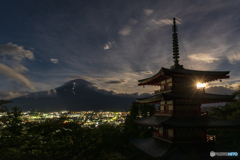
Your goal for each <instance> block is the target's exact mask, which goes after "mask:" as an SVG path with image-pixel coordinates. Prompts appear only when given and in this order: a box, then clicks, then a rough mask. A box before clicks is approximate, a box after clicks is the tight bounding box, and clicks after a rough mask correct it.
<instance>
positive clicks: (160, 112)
mask: <svg viewBox="0 0 240 160" xmlns="http://www.w3.org/2000/svg"><path fill="white" fill-rule="evenodd" d="M172 113H173V111H172V110H169V111H154V114H172Z"/></svg>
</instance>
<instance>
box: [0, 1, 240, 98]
mask: <svg viewBox="0 0 240 160" xmlns="http://www.w3.org/2000/svg"><path fill="white" fill-rule="evenodd" d="M239 7H240V1H227V0H206V1H205V0H201V1H194V0H176V1H169V2H168V1H161V0H148V1H146V0H131V1H127V0H121V1H119V0H104V1H99V0H98V1H97V0H96V1H93V0H81V1H79V0H71V1H67V0H51V1H49V0H41V1H37V0H22V1H19V0H15V1H14V0H9V1H2V2H0V19H1V24H0V35H1V36H0V79H1V81H0V87H1V90H0V99H10V98H15V97H19V96H23V95H28V94H29V93H31V92H38V91H49V90H51V89H54V88H57V87H59V86H61V85H63V84H64V83H66V82H68V81H71V80H74V79H83V80H85V81H88V82H89V83H92V84H94V86H95V87H97V88H99V89H101V90H106V91H111V92H114V93H115V94H133V93H137V94H142V93H149V94H152V93H153V90H154V89H158V87H154V86H146V87H145V88H142V87H140V86H138V85H137V84H138V82H137V80H140V79H144V78H148V77H150V76H152V75H154V74H155V73H157V72H158V71H159V70H160V69H161V67H165V68H170V67H171V66H172V65H173V58H172V57H173V53H172V19H173V17H176V19H177V25H178V33H179V48H180V49H179V50H180V62H179V63H180V64H181V65H183V66H184V68H185V69H193V70H206V71H231V72H230V79H223V82H221V83H220V82H219V81H214V82H211V83H209V84H208V89H209V91H211V92H213V93H214V92H218V93H220V92H222V94H228V93H230V92H231V91H234V90H236V89H238V85H239V84H240V69H239V68H240V63H239V62H240V36H239V35H240V17H239V14H240V10H239ZM180 40H181V41H180Z"/></svg>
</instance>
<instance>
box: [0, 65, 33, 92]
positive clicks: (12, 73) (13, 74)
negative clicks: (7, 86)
mask: <svg viewBox="0 0 240 160" xmlns="http://www.w3.org/2000/svg"><path fill="white" fill-rule="evenodd" d="M18 71H19V70H18V69H17V70H15V69H14V68H10V67H8V66H6V65H4V64H1V63H0V73H2V74H4V75H5V76H7V77H9V78H12V80H14V81H15V82H17V83H19V84H21V85H23V86H25V87H28V88H30V89H32V90H35V88H34V86H33V84H32V83H31V82H30V81H29V80H28V79H27V78H26V77H24V76H23V75H22V74H20V73H19V72H18Z"/></svg>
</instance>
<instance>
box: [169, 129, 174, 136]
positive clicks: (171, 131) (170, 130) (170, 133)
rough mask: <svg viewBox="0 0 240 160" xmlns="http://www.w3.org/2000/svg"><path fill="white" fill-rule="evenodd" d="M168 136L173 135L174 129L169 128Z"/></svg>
mask: <svg viewBox="0 0 240 160" xmlns="http://www.w3.org/2000/svg"><path fill="white" fill-rule="evenodd" d="M168 137H173V130H172V129H169V130H168Z"/></svg>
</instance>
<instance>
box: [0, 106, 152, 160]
mask: <svg viewBox="0 0 240 160" xmlns="http://www.w3.org/2000/svg"><path fill="white" fill-rule="evenodd" d="M7 103H9V101H0V106H1V110H0V112H5V113H7V116H3V117H1V122H2V123H3V124H4V125H5V126H6V127H5V128H3V129H1V130H0V159H1V160H5V159H6V160H20V159H21V160H23V159H24V160H27V159H36V160H38V159H39V160H42V159H45V160H48V159H49V160H55V159H57V160H61V159H64V160H66V159H68V160H71V159H72V160H102V159H105V160H107V159H109V160H110V159H116V160H124V159H126V160H127V159H140V160H141V159H142V160H145V159H152V158H151V157H150V156H148V155H146V154H145V153H143V152H141V151H140V150H138V149H136V148H135V147H133V146H131V145H130V144H129V139H132V138H144V137H148V136H150V135H151V130H149V129H148V128H147V127H143V126H137V125H133V121H132V119H133V118H135V117H136V115H138V109H139V111H142V115H143V116H147V112H149V109H150V108H152V109H153V107H152V106H150V105H145V106H142V107H140V108H138V106H137V105H136V103H135V102H134V103H133V104H132V106H131V114H130V115H129V116H128V117H127V118H126V123H125V124H123V125H119V126H113V125H108V124H104V125H101V126H99V127H98V128H94V129H89V128H82V127H81V126H80V125H79V124H77V123H74V122H71V123H63V122H64V121H65V118H64V117H61V118H60V119H59V120H52V119H51V120H46V121H45V122H43V123H37V122H34V123H32V122H31V123H25V124H23V123H22V122H23V120H22V119H21V113H22V111H21V109H20V108H18V107H14V108H12V110H9V109H8V108H7V107H6V106H5V104H7ZM136 107H137V108H138V109H137V108H136ZM133 110H134V111H133ZM152 114H153V111H152V112H151V115H152Z"/></svg>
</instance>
